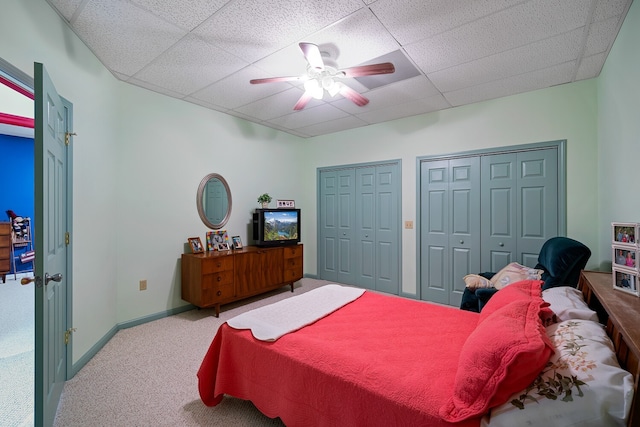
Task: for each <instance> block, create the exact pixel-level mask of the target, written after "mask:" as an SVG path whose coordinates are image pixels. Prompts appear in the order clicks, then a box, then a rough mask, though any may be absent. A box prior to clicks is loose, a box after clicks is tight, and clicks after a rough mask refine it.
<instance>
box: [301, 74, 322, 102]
mask: <svg viewBox="0 0 640 427" xmlns="http://www.w3.org/2000/svg"><path fill="white" fill-rule="evenodd" d="M304 90H305V91H307V92H308V93H309V95H311V96H312V97H314V98H315V99H322V97H323V95H324V89H322V84H320V82H319V81H318V80H317V79H309V80H307V81H306V82H304Z"/></svg>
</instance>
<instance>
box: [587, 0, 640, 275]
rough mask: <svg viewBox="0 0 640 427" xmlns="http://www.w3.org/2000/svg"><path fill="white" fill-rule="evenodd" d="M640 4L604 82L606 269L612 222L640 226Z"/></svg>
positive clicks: (601, 173)
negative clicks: (637, 224) (639, 194)
mask: <svg viewBox="0 0 640 427" xmlns="http://www.w3.org/2000/svg"><path fill="white" fill-rule="evenodd" d="M639 46H640V4H639V3H638V2H637V1H636V2H635V3H633V4H632V5H631V8H630V9H629V12H628V13H627V17H626V18H625V22H624V25H623V26H622V29H621V31H620V33H619V34H618V37H617V39H616V41H615V43H614V45H613V48H612V49H611V52H610V53H609V56H608V58H607V62H606V64H605V67H604V68H603V70H602V72H601V73H600V77H599V78H598V172H597V174H598V194H599V200H598V213H599V216H598V221H597V223H596V224H594V227H595V228H596V229H597V230H598V233H599V236H600V243H599V248H600V254H601V259H600V261H601V262H602V264H603V265H602V268H603V269H605V268H610V266H611V235H612V232H611V223H612V222H640V197H638V191H640V170H639V169H640V49H639ZM594 174H595V171H594Z"/></svg>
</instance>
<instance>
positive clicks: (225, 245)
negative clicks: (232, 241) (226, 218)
mask: <svg viewBox="0 0 640 427" xmlns="http://www.w3.org/2000/svg"><path fill="white" fill-rule="evenodd" d="M216 250H217V251H228V250H229V243H227V242H224V243H218V246H216Z"/></svg>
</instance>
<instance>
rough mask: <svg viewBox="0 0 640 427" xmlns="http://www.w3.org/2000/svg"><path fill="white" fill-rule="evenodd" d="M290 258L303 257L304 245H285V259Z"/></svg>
mask: <svg viewBox="0 0 640 427" xmlns="http://www.w3.org/2000/svg"><path fill="white" fill-rule="evenodd" d="M289 258H302V246H298V245H296V246H285V247H284V259H285V260H286V259H289Z"/></svg>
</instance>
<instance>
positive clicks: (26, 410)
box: [0, 274, 34, 427]
mask: <svg viewBox="0 0 640 427" xmlns="http://www.w3.org/2000/svg"><path fill="white" fill-rule="evenodd" d="M20 279H21V276H20V275H18V276H17V279H16V280H14V276H13V274H11V275H9V276H7V282H6V283H2V282H0V420H1V421H0V424H2V425H3V426H7V427H27V426H33V382H34V381H33V372H34V315H33V308H34V290H33V284H29V285H25V286H23V285H21V284H20Z"/></svg>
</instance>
